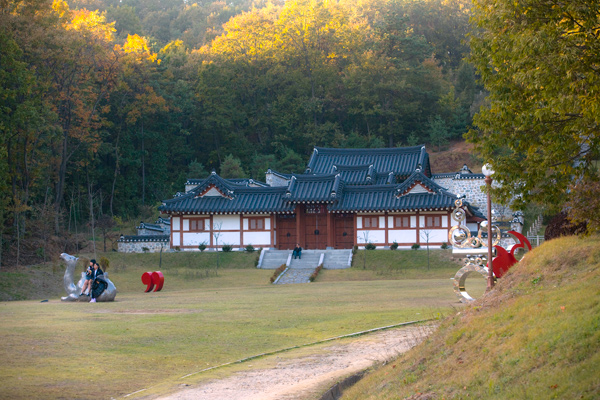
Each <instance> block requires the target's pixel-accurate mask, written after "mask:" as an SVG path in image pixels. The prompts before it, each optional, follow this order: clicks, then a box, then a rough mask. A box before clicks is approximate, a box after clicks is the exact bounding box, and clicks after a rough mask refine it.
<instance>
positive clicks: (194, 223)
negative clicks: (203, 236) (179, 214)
mask: <svg viewBox="0 0 600 400" xmlns="http://www.w3.org/2000/svg"><path fill="white" fill-rule="evenodd" d="M207 219H208V218H190V232H204V231H206V220H207Z"/></svg>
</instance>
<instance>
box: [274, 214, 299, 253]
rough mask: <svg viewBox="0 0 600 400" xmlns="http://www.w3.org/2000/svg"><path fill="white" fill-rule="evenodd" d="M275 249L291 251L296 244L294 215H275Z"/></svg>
mask: <svg viewBox="0 0 600 400" xmlns="http://www.w3.org/2000/svg"><path fill="white" fill-rule="evenodd" d="M276 229H277V248H278V249H279V250H292V249H293V248H294V247H295V246H296V243H297V236H296V215H295V214H278V215H277V227H276Z"/></svg>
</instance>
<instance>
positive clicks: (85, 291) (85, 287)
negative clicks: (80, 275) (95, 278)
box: [80, 260, 96, 296]
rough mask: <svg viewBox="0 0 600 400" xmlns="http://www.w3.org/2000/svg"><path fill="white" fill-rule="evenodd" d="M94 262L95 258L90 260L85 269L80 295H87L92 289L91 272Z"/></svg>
mask: <svg viewBox="0 0 600 400" xmlns="http://www.w3.org/2000/svg"><path fill="white" fill-rule="evenodd" d="M94 264H96V260H90V265H88V266H87V268H86V269H85V282H83V288H81V294H80V296H83V295H86V296H89V295H90V292H91V291H92V273H93V272H94Z"/></svg>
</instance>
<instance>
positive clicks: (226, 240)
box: [213, 217, 240, 247]
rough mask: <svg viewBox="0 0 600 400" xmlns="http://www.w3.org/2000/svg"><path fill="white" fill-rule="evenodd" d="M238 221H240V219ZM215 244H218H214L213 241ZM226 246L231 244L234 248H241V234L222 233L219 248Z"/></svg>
mask: <svg viewBox="0 0 600 400" xmlns="http://www.w3.org/2000/svg"><path fill="white" fill-rule="evenodd" d="M238 220H239V217H238ZM238 225H239V224H238ZM213 244H216V243H214V241H213ZM224 244H230V245H232V246H239V245H240V233H239V232H221V235H220V236H219V247H221V246H223V245H224Z"/></svg>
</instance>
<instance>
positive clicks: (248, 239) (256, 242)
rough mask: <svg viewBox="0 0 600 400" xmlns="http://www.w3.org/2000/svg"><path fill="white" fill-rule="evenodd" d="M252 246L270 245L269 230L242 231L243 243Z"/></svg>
mask: <svg viewBox="0 0 600 400" xmlns="http://www.w3.org/2000/svg"><path fill="white" fill-rule="evenodd" d="M249 244H251V245H252V246H270V245H271V233H270V232H244V245H249Z"/></svg>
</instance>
